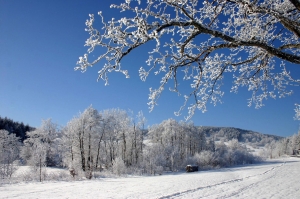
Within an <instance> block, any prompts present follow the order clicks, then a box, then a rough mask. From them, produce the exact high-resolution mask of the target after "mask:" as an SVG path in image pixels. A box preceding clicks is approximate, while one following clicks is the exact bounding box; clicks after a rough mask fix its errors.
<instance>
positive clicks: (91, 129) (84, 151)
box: [62, 106, 102, 179]
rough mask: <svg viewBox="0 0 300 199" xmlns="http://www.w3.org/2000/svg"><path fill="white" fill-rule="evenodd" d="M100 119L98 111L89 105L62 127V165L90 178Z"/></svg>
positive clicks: (93, 165)
mask: <svg viewBox="0 0 300 199" xmlns="http://www.w3.org/2000/svg"><path fill="white" fill-rule="evenodd" d="M101 120H102V117H101V115H100V114H99V112H98V111H97V110H96V109H94V108H93V107H92V106H90V107H88V108H87V109H85V110H84V112H83V113H81V114H80V115H79V116H78V117H75V118H73V119H72V120H71V121H70V122H69V123H68V124H67V126H66V127H65V128H64V129H63V137H62V141H63V145H64V147H65V150H64V153H63V154H64V155H63V156H64V157H63V162H64V165H65V166H67V167H68V168H69V169H70V170H73V171H74V172H75V173H76V174H80V173H82V174H83V175H84V176H85V177H86V178H88V179H91V178H92V175H93V171H94V170H95V165H96V162H97V161H96V160H95V158H98V156H97V155H96V154H97V146H98V141H99V139H101V135H100V138H99V134H101V133H102V131H101Z"/></svg>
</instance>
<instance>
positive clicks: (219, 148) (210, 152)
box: [0, 106, 300, 181]
mask: <svg viewBox="0 0 300 199" xmlns="http://www.w3.org/2000/svg"><path fill="white" fill-rule="evenodd" d="M145 124H146V119H145V117H144V116H143V113H142V112H139V113H138V114H137V115H136V116H135V115H134V114H133V113H132V112H130V111H125V110H120V109H109V110H104V111H100V112H99V111H97V110H96V109H94V108H93V107H92V106H90V107H88V108H87V109H85V110H84V111H83V112H82V113H80V114H78V115H77V116H75V117H74V118H72V119H71V120H70V121H69V122H68V123H67V125H66V126H65V127H63V128H59V127H58V125H57V124H55V123H53V122H52V120H51V119H48V120H44V121H42V124H41V126H40V127H39V128H36V129H34V130H32V131H29V132H27V133H26V136H27V137H28V138H27V139H26V140H25V141H24V142H23V143H22V142H21V140H20V138H18V137H16V136H15V134H12V133H9V132H8V131H7V130H1V131H0V136H1V140H0V153H1V154H0V155H1V156H0V165H1V168H0V169H1V170H0V172H1V173H0V174H1V178H2V179H4V178H10V177H11V176H12V174H13V172H14V171H15V170H16V168H17V166H18V165H20V164H23V165H28V166H31V168H32V174H33V177H32V179H35V180H39V181H42V180H44V179H46V167H53V166H56V167H64V168H67V169H68V170H69V171H70V175H69V178H70V177H71V178H74V179H81V178H82V177H84V178H87V179H91V178H93V177H95V176H97V175H99V173H107V172H108V173H113V174H115V175H123V174H136V175H156V174H161V173H162V172H163V171H178V170H183V169H184V168H185V166H186V165H187V164H196V165H198V166H199V167H200V169H209V168H215V167H224V166H232V165H237V164H249V163H253V162H256V161H260V160H261V159H260V157H257V156H254V155H253V154H252V153H250V152H249V150H248V149H247V148H246V146H245V145H241V144H240V143H239V142H238V140H237V139H232V140H230V141H227V142H224V141H222V140H218V141H216V140H214V139H211V138H210V137H208V136H206V133H205V131H203V130H201V128H199V127H196V126H194V124H193V123H186V122H182V121H181V122H177V121H176V120H173V119H168V120H164V121H162V122H161V123H160V124H155V125H152V126H150V127H148V128H147V129H145ZM299 148H300V134H299V135H294V136H293V137H291V138H285V139H281V140H279V141H277V142H275V141H273V142H271V143H269V144H267V145H266V149H265V150H264V151H263V153H262V154H261V155H262V156H263V157H268V158H274V157H279V156H281V155H283V154H291V155H292V154H293V153H294V154H295V153H296V151H297V149H299Z"/></svg>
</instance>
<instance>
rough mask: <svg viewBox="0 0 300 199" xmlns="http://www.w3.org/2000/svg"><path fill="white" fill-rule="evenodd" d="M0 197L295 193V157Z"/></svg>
mask: <svg viewBox="0 0 300 199" xmlns="http://www.w3.org/2000/svg"><path fill="white" fill-rule="evenodd" d="M0 198H89V199H92V198H300V158H298V159H297V158H287V159H283V160H280V161H273V162H268V163H266V164H259V165H250V166H245V167H236V168H226V169H219V170H214V171H205V172H203V171H202V172H201V171H200V172H197V173H179V174H173V175H172V174H170V175H162V176H153V177H128V178H104V179H99V180H92V181H77V182H44V183H20V184H13V185H3V186H2V187H0Z"/></svg>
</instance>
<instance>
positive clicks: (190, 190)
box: [159, 162, 285, 199]
mask: <svg viewBox="0 0 300 199" xmlns="http://www.w3.org/2000/svg"><path fill="white" fill-rule="evenodd" d="M284 164H285V162H284V163H282V164H280V165H279V166H275V167H272V168H270V169H268V170H267V171H265V172H263V173H260V174H255V175H251V176H247V177H244V178H237V179H232V180H226V181H223V182H219V183H216V184H212V185H207V186H201V187H197V188H194V189H188V190H186V191H181V192H176V193H173V194H170V195H165V196H161V197H159V199H165V198H174V197H179V196H183V195H185V194H189V193H192V192H196V191H199V190H203V189H209V188H213V187H217V186H220V185H225V184H231V183H235V182H240V181H243V180H247V179H250V178H253V177H257V176H264V175H266V174H268V173H270V172H272V171H274V170H275V169H276V168H278V167H282V166H283V165H284ZM275 174H276V173H273V174H272V175H271V176H270V177H268V178H266V179H263V180H260V181H258V182H255V183H252V184H250V185H248V186H246V187H243V188H241V189H239V190H237V191H235V192H233V193H231V194H230V195H226V196H223V197H221V198H224V197H225V198H227V197H232V196H234V195H237V194H239V193H241V192H242V191H245V190H247V189H249V188H251V187H252V186H254V185H255V184H258V183H260V182H263V181H265V180H268V179H270V178H272V177H274V176H275ZM204 197H208V196H204Z"/></svg>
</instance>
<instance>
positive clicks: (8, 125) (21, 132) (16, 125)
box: [0, 117, 34, 141]
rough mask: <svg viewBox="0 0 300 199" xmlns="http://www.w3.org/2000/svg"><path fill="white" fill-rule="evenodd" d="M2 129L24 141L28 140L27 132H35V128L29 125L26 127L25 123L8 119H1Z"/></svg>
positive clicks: (0, 125)
mask: <svg viewBox="0 0 300 199" xmlns="http://www.w3.org/2000/svg"><path fill="white" fill-rule="evenodd" d="M0 129H2V130H7V131H8V132H9V133H14V134H15V135H16V136H17V137H19V138H20V139H21V140H22V141H23V140H25V139H26V132H28V131H32V130H34V128H33V127H31V126H29V125H28V124H27V125H25V124H23V122H15V121H13V120H12V119H9V118H7V117H4V118H3V117H0Z"/></svg>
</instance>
